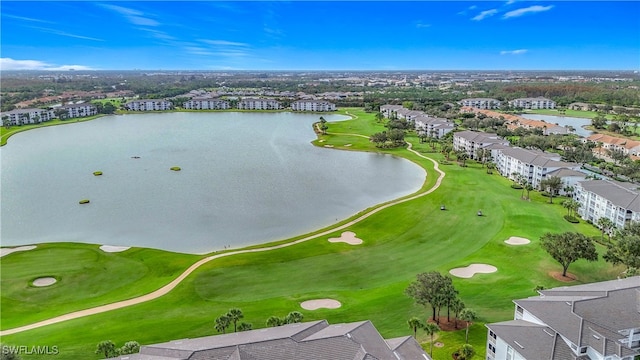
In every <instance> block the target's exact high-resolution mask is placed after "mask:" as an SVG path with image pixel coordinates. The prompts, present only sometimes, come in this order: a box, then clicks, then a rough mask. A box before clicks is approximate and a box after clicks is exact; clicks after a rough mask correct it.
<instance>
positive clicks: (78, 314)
mask: <svg viewBox="0 0 640 360" xmlns="http://www.w3.org/2000/svg"><path fill="white" fill-rule="evenodd" d="M343 135H345V134H343ZM350 135H357V134H350ZM358 136H362V135H358ZM365 137H366V136H365ZM407 150H409V151H411V152H413V153H414V154H416V155H417V156H419V157H421V158H424V159H427V160H430V161H432V162H433V167H434V169H435V171H436V172H438V174H439V175H438V179H437V180H436V183H435V184H434V185H433V187H431V188H430V189H429V190H427V191H425V192H422V193H419V194H416V195H414V196H411V197H407V198H403V199H399V200H395V201H392V202H389V203H387V204H385V205H382V206H380V207H378V208H375V209H373V210H371V211H369V212H367V213H366V214H363V215H361V216H359V217H358V218H356V219H354V220H351V221H349V222H348V223H345V224H342V225H340V226H336V227H334V228H331V229H328V230H326V231H323V232H321V233H318V234H314V235H310V236H307V237H305V238H302V239H298V240H295V241H291V242H288V243H285V244H280V245H274V246H268V247H263V248H256V249H247V250H237V251H230V252H227V253H223V254H217V255H212V256H209V257H206V258H204V259H201V260H199V261H198V262H196V263H194V264H193V265H191V266H190V267H189V268H188V269H187V270H185V271H184V272H183V273H182V274H180V276H178V277H177V278H175V279H174V280H173V281H171V282H170V283H168V284H167V285H165V286H163V287H161V288H160V289H158V290H156V291H154V292H151V293H149V294H146V295H142V296H138V297H135V298H132V299H128V300H123V301H118V302H115V303H111V304H106V305H102V306H97V307H94V308H91V309H86V310H80V311H75V312H72V313H69V314H65V315H61V316H56V317H54V318H51V319H47V320H43V321H39V322H36V323H33V324H29V325H25V326H20V327H17V328H13V329H8V330H2V331H0V337H2V336H6V335H11V334H17V333H20V332H23V331H27V330H31V329H36V328H39V327H43V326H47V325H52V324H57V323H60V322H63V321H67V320H72V319H78V318H81V317H85V316H89V315H94V314H100V313H104V312H107V311H111V310H116V309H122V308H125V307H127V306H132V305H137V304H141V303H144V302H147V301H151V300H155V299H157V298H159V297H161V296H163V295H166V294H168V293H169V292H170V291H171V290H173V289H174V288H175V287H176V286H178V285H179V284H180V283H181V282H182V281H183V280H184V279H185V278H186V277H187V276H189V275H191V273H192V272H194V271H195V270H196V269H198V268H199V267H201V266H202V265H204V264H206V263H208V262H209V261H212V260H215V259H219V258H222V257H226V256H232V255H238V254H247V253H255V252H263V251H270V250H275V249H282V248H284V247H288V246H292V245H296V244H299V243H302V242H305V241H308V240H312V239H316V238H319V237H321V236H325V235H328V234H331V233H333V232H336V231H339V230H344V229H346V228H348V227H350V226H352V225H354V224H356V223H359V222H361V221H362V220H364V219H366V218H368V217H370V216H372V215H373V214H376V213H378V212H380V211H382V210H384V209H386V208H389V207H391V206H393V205H397V204H401V203H404V202H407V201H411V200H414V199H417V198H420V197H422V196H425V195H428V194H430V193H432V192H434V191H435V190H436V189H437V188H438V187H440V184H441V183H442V179H443V178H444V176H445V173H444V172H443V171H442V170H440V168H439V167H438V163H437V162H436V161H435V160H433V159H431V158H429V157H426V156H424V155H422V154H420V153H418V152H417V151H415V150H413V149H412V144H411V143H409V146H408V147H407ZM427 176H428V175H427Z"/></svg>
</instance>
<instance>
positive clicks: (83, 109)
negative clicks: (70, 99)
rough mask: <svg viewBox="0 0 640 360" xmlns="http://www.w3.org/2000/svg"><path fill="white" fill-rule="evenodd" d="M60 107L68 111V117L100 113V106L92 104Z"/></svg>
mask: <svg viewBox="0 0 640 360" xmlns="http://www.w3.org/2000/svg"><path fill="white" fill-rule="evenodd" d="M59 109H60V110H66V111H67V118H77V117H84V116H91V115H96V114H98V108H97V107H95V106H94V105H91V104H72V105H64V106H62V107H60V108H59Z"/></svg>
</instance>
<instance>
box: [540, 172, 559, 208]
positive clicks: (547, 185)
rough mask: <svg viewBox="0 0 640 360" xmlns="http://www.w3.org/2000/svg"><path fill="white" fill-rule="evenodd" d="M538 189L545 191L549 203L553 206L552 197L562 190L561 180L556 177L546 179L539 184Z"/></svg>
mask: <svg viewBox="0 0 640 360" xmlns="http://www.w3.org/2000/svg"><path fill="white" fill-rule="evenodd" d="M540 188H541V189H544V190H547V192H548V193H549V203H550V204H553V197H554V196H555V195H556V193H557V192H558V190H560V189H561V188H562V179H560V177H558V176H551V177H549V178H546V179H544V180H542V181H541V182H540Z"/></svg>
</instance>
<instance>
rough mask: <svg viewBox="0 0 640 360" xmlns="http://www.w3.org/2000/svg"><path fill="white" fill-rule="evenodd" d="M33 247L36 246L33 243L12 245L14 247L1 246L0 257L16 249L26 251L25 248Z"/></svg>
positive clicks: (31, 248)
mask: <svg viewBox="0 0 640 360" xmlns="http://www.w3.org/2000/svg"><path fill="white" fill-rule="evenodd" d="M35 248H36V246H35V245H27V246H18V247H14V248H2V249H0V257H3V256H5V255H9V254H11V253H14V252H16V251H27V250H33V249H35Z"/></svg>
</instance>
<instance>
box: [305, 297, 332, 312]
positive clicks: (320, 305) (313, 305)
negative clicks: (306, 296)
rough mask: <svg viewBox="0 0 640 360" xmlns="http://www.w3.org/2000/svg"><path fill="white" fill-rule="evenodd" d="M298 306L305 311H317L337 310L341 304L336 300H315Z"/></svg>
mask: <svg viewBox="0 0 640 360" xmlns="http://www.w3.org/2000/svg"><path fill="white" fill-rule="evenodd" d="M300 306H301V307H302V308H303V309H305V310H318V309H337V308H339V307H340V306H342V304H341V303H340V301H338V300H333V299H317V300H307V301H304V302H302V303H301V304H300Z"/></svg>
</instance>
